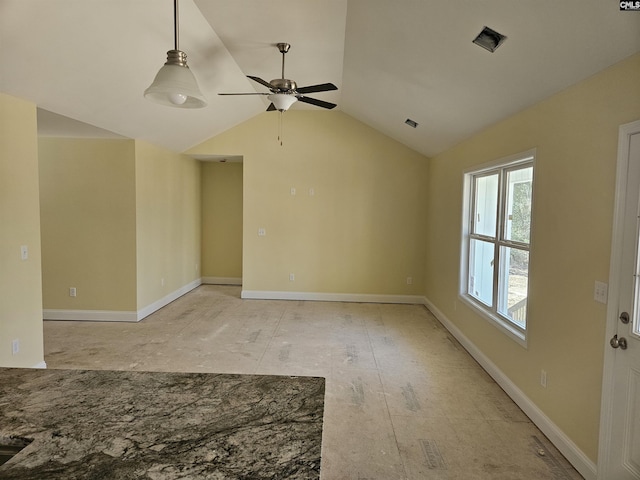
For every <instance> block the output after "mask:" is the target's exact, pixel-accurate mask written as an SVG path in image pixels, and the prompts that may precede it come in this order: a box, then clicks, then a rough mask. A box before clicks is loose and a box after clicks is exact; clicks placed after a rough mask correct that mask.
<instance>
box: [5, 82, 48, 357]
mask: <svg viewBox="0 0 640 480" xmlns="http://www.w3.org/2000/svg"><path fill="white" fill-rule="evenodd" d="M39 210H40V206H39V201H38V139H37V119H36V106H35V105H34V104H32V103H30V102H27V101H24V100H20V99H17V98H14V97H11V96H9V95H5V94H2V93H0V366H3V367H34V366H36V365H38V364H41V363H42V362H43V361H44V351H43V335H42V287H41V274H40V261H41V259H40V211H39ZM22 245H26V246H27V247H28V254H29V255H28V259H27V260H22V259H21V250H20V247H21V246H22ZM13 340H19V343H20V351H19V352H18V353H17V354H16V355H13V354H12V341H13Z"/></svg>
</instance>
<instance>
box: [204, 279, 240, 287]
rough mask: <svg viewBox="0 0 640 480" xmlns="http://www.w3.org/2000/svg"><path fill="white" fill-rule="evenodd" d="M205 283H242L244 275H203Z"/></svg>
mask: <svg viewBox="0 0 640 480" xmlns="http://www.w3.org/2000/svg"><path fill="white" fill-rule="evenodd" d="M202 283H203V284H204V285H242V277H202Z"/></svg>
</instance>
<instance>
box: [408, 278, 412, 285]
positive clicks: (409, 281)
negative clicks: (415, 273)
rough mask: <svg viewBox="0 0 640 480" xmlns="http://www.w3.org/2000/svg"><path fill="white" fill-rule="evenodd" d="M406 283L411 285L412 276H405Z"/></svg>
mask: <svg viewBox="0 0 640 480" xmlns="http://www.w3.org/2000/svg"><path fill="white" fill-rule="evenodd" d="M407 285H413V278H412V277H407Z"/></svg>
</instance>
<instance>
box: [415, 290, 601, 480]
mask: <svg viewBox="0 0 640 480" xmlns="http://www.w3.org/2000/svg"><path fill="white" fill-rule="evenodd" d="M424 305H425V306H426V307H427V308H428V309H429V310H430V311H431V313H433V314H434V315H435V317H436V318H437V319H438V320H439V321H440V323H442V325H443V326H444V327H445V328H446V329H447V330H449V332H451V334H452V335H453V336H454V337H455V338H456V339H457V340H458V341H459V342H460V343H461V344H462V346H463V347H464V348H465V350H467V351H468V352H469V354H470V355H471V356H472V357H473V358H475V359H476V361H477V362H478V363H479V364H480V366H482V368H483V369H484V370H485V371H486V372H487V373H488V374H489V375H490V376H491V377H492V378H493V379H494V380H495V381H496V383H497V384H498V385H500V387H501V388H502V389H503V390H504V391H505V392H506V393H507V395H509V397H511V399H512V400H513V401H514V402H515V403H516V404H517V405H518V406H519V407H520V408H521V409H522V411H523V412H524V413H525V414H526V415H527V416H528V417H529V418H530V419H531V421H532V422H533V423H534V424H535V425H536V426H537V427H538V428H539V429H540V430H541V431H542V433H544V434H545V435H546V437H547V438H548V439H549V440H550V441H551V443H553V444H554V445H555V446H556V448H557V449H558V450H560V452H561V453H562V454H563V455H564V456H565V457H566V459H567V460H568V461H569V462H570V463H571V464H572V465H573V466H574V468H575V469H576V470H577V471H578V472H579V473H580V475H582V476H583V477H584V478H585V480H595V479H596V478H597V477H596V465H595V463H593V462H592V461H591V460H590V459H589V457H587V455H585V453H584V452H583V451H582V450H580V448H579V447H578V446H577V445H576V444H575V443H574V442H573V441H572V440H571V439H570V438H569V437H567V435H566V434H565V433H564V432H563V431H562V430H561V429H560V428H559V427H558V426H557V425H556V424H555V423H553V422H552V421H551V419H550V418H549V417H547V416H546V415H545V414H544V412H543V411H542V410H540V408H538V406H537V405H536V404H535V403H534V402H533V401H532V400H531V399H530V398H529V397H527V396H526V395H525V393H524V392H523V391H522V390H520V389H519V388H518V387H517V386H516V385H515V384H514V383H513V382H512V381H511V379H509V377H508V376H507V375H505V374H504V373H503V372H502V371H501V370H500V369H499V368H498V367H497V365H496V364H495V363H493V362H492V361H491V360H490V359H489V358H488V357H487V356H486V355H485V354H484V353H482V351H480V349H479V348H478V347H476V346H475V345H474V344H473V342H471V340H469V339H468V338H467V337H466V336H465V335H464V333H462V331H461V330H460V329H459V328H458V327H456V326H455V325H454V324H453V323H452V322H451V321H450V320H449V319H448V318H447V316H446V315H445V314H444V313H442V312H441V311H440V310H439V309H438V308H437V307H436V306H435V305H434V304H433V303H431V301H429V300H428V299H426V298H425V303H424Z"/></svg>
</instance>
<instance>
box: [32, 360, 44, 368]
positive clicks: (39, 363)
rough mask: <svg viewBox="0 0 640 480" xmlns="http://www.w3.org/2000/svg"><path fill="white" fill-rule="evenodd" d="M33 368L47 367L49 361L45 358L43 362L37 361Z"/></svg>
mask: <svg viewBox="0 0 640 480" xmlns="http://www.w3.org/2000/svg"><path fill="white" fill-rule="evenodd" d="M31 368H47V362H45V361H44V360H43V361H41V362H38V363H36V364H35V365H34V366H33V367H31Z"/></svg>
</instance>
